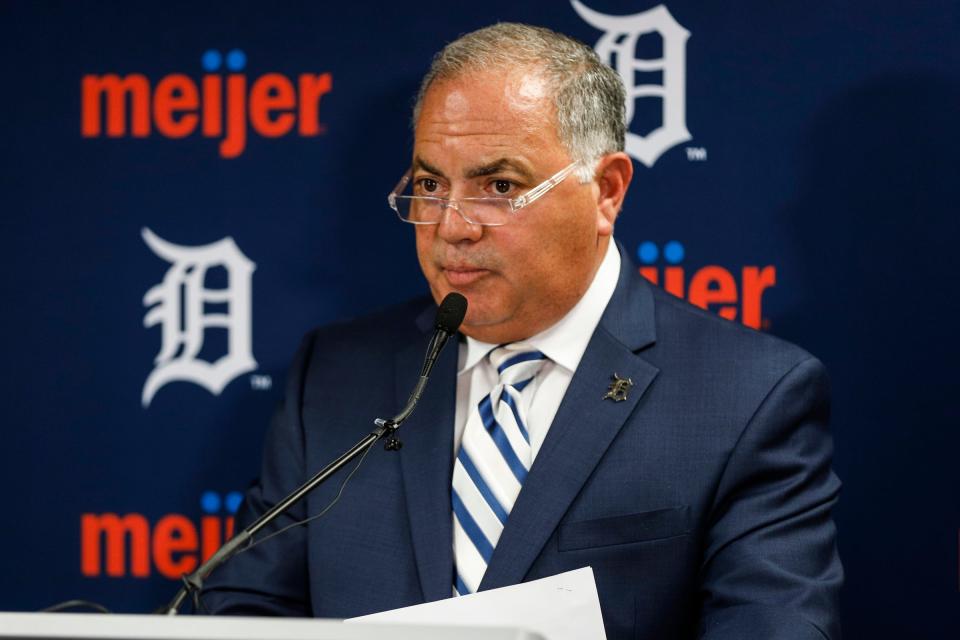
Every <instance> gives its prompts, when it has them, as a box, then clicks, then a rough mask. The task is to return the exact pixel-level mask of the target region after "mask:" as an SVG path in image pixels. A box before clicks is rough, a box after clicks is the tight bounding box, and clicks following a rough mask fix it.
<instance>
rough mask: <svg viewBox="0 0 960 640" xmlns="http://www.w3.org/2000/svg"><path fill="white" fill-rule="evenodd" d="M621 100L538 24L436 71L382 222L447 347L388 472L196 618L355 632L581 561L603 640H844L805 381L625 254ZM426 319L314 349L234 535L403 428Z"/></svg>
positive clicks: (234, 579) (235, 565)
mask: <svg viewBox="0 0 960 640" xmlns="http://www.w3.org/2000/svg"><path fill="white" fill-rule="evenodd" d="M623 105H624V93H623V87H622V85H621V84H620V82H619V80H618V78H617V76H616V75H615V74H614V73H613V72H612V71H611V70H610V69H608V68H607V67H605V66H604V65H602V64H601V63H600V61H599V60H598V59H597V57H596V56H595V55H594V53H593V52H592V51H591V50H590V49H589V48H588V47H586V46H584V45H582V44H581V43H577V42H575V41H572V40H570V39H568V38H566V37H564V36H561V35H558V34H555V33H553V32H550V31H547V30H544V29H539V28H534V27H527V26H523V25H512V24H500V25H496V26H493V27H489V28H486V29H481V30H480V31H477V32H474V33H471V34H468V35H466V36H464V37H462V38H460V39H459V40H457V41H456V42H454V43H452V44H450V45H448V46H447V47H446V48H445V49H444V50H443V51H442V52H441V53H440V54H439V55H438V56H437V58H436V59H435V60H434V63H433V66H432V68H431V70H430V72H429V73H428V74H427V76H426V78H425V79H424V81H423V85H422V88H421V92H420V95H419V99H418V102H417V107H416V109H415V116H414V117H415V142H414V153H413V159H412V166H411V169H410V173H409V174H408V175H407V176H405V177H404V179H403V180H401V183H400V185H398V188H397V190H395V192H394V193H393V194H392V195H391V199H390V200H391V203H392V205H393V207H394V208H395V210H396V211H397V213H398V214H400V216H401V218H403V219H404V220H405V221H407V222H411V223H413V224H414V225H415V234H416V247H417V254H418V256H419V260H420V265H421V268H422V270H423V273H424V275H425V277H426V279H427V282H428V284H429V285H430V290H431V292H432V294H433V299H434V300H435V301H439V300H440V299H442V298H443V297H444V296H445V295H446V294H447V293H449V292H451V291H457V292H460V293H462V294H463V295H465V296H466V297H467V299H468V300H469V308H468V311H467V315H466V318H465V320H464V322H463V325H462V327H461V333H462V334H463V336H464V338H463V339H462V340H461V341H460V343H459V345H458V348H453V349H449V348H448V349H447V351H446V352H445V353H444V354H443V355H442V356H441V358H440V360H439V362H438V364H437V366H436V368H435V370H434V373H433V377H432V380H431V383H430V386H429V388H428V389H427V392H426V394H425V395H424V397H423V399H422V400H421V403H420V405H419V407H418V409H417V411H416V413H415V414H414V416H413V417H412V418H411V419H410V420H409V421H408V422H407V423H406V425H405V426H404V427H403V429H402V430H401V432H400V435H401V437H402V439H403V441H404V445H405V446H404V447H403V448H402V450H400V451H399V452H398V453H386V452H384V451H382V450H374V451H372V452H371V453H370V454H369V458H368V459H367V460H366V461H365V464H364V465H363V466H362V467H360V468H359V470H358V472H357V473H356V475H355V476H354V477H353V478H352V479H351V481H350V483H349V485H348V486H347V487H346V489H345V490H344V491H343V495H342V498H341V500H340V501H339V502H338V503H337V504H336V506H335V507H334V508H333V509H331V510H330V511H329V513H327V514H326V515H325V516H324V517H323V518H322V519H319V520H315V521H313V522H311V523H310V524H309V525H307V526H305V527H297V528H294V529H291V530H290V531H288V532H287V533H285V534H284V536H285V537H281V538H278V539H276V540H271V541H268V542H266V543H265V544H263V545H260V546H257V547H255V548H254V549H252V550H250V551H249V552H247V553H245V554H243V555H241V556H238V557H237V558H235V559H234V561H233V562H232V564H228V565H227V566H225V567H224V568H223V569H221V571H220V572H219V573H218V574H215V575H214V576H213V578H212V579H211V581H210V583H209V584H208V590H207V592H206V593H205V595H204V598H205V601H206V604H207V606H208V607H210V608H211V609H212V610H214V611H221V612H245V613H266V614H277V615H315V616H322V617H337V618H340V617H350V616H356V615H361V614H366V613H371V612H374V611H380V610H386V609H391V608H396V607H402V606H407V605H412V604H417V603H420V602H424V601H432V600H437V599H441V598H446V597H450V596H451V595H452V594H454V593H457V594H461V595H462V594H464V593H468V592H474V591H476V590H478V589H489V588H495V587H501V586H505V585H509V584H514V583H517V582H521V581H524V580H532V579H536V578H540V577H544V576H548V575H552V574H556V573H560V572H563V571H568V570H571V569H575V568H579V567H584V566H591V567H592V568H593V570H594V573H595V575H596V580H597V587H598V591H599V594H600V601H601V605H602V608H603V616H604V624H605V627H606V631H607V634H608V636H609V637H610V638H627V637H637V638H693V637H705V638H824V637H826V638H836V637H839V629H838V621H837V592H838V590H839V587H840V584H841V582H842V569H841V567H840V563H839V560H838V557H837V553H836V548H835V531H834V527H833V524H832V521H831V519H830V511H831V508H832V506H833V504H834V503H835V501H836V499H837V494H838V492H839V482H838V481H837V479H836V478H835V476H834V475H833V474H832V473H831V471H830V457H831V442H830V437H829V433H828V431H827V425H826V420H827V412H828V407H827V400H826V382H825V376H824V372H823V369H822V367H821V365H820V364H819V363H818V362H817V361H816V360H815V359H814V358H812V357H811V356H809V355H808V354H806V353H805V352H803V351H801V350H800V349H798V348H796V347H793V346H791V345H788V344H786V343H784V342H782V341H779V340H777V339H775V338H773V337H770V336H766V335H762V334H759V333H755V332H752V331H750V330H748V329H745V328H743V327H740V326H739V325H735V324H733V323H730V322H727V321H725V320H721V319H718V318H716V317H714V316H712V315H711V314H708V313H706V312H703V311H701V310H699V309H696V308H694V307H691V306H689V305H687V304H686V303H684V302H682V301H680V300H677V299H675V298H673V297H671V296H669V295H667V294H665V293H663V292H661V291H660V290H659V289H656V288H654V287H651V286H650V285H648V284H647V283H646V282H645V281H644V280H643V279H642V278H640V276H639V275H638V274H637V273H636V269H635V268H634V267H633V266H632V265H631V264H630V263H629V260H628V258H627V257H626V256H624V255H621V252H620V251H619V250H618V248H617V246H616V244H615V243H614V242H613V241H612V234H613V228H614V222H615V220H616V217H617V214H618V212H619V211H620V208H621V205H622V203H623V199H624V196H625V194H626V191H627V187H628V185H629V183H630V179H631V176H632V164H631V161H630V159H629V158H628V157H627V156H626V155H625V154H624V153H623V151H622V150H623V138H624V113H623ZM432 316H433V305H432V304H429V303H425V302H424V301H416V302H413V303H410V304H407V305H404V306H401V307H399V308H395V309H391V310H389V311H388V312H386V313H383V314H380V315H377V316H375V317H372V318H367V319H363V320H359V321H356V322H352V323H350V324H348V325H341V326H334V327H327V328H322V329H319V330H315V331H314V332H313V333H311V334H310V335H308V337H307V339H306V340H305V342H304V345H303V346H302V348H301V350H300V352H299V355H298V356H297V359H296V362H295V364H294V366H293V369H292V373H291V376H290V380H289V383H288V390H287V398H286V401H285V405H284V408H283V410H282V411H281V412H280V414H279V415H278V417H277V419H276V420H275V421H274V424H273V426H272V429H271V432H270V434H269V436H268V439H267V449H266V453H265V457H264V465H263V471H262V477H261V479H260V482H259V483H258V484H257V485H256V486H255V487H254V488H253V489H252V490H251V491H250V492H249V494H248V496H247V502H246V505H245V510H246V513H245V514H244V517H245V518H246V519H249V518H251V517H253V516H255V515H257V514H259V513H262V512H263V510H265V509H266V508H267V507H268V506H269V505H271V504H273V503H275V502H276V501H277V500H279V499H280V498H281V497H282V496H283V495H284V494H285V493H287V492H288V491H290V490H292V489H293V488H295V487H296V486H297V485H299V484H300V483H301V482H303V481H304V480H305V479H306V478H307V477H309V476H310V475H311V474H312V473H314V472H315V471H316V470H318V469H319V468H321V467H322V466H323V465H324V464H326V463H327V462H328V461H330V460H332V459H333V458H335V457H336V456H337V455H338V454H339V453H340V452H342V451H343V450H345V449H346V448H347V447H349V446H350V445H352V444H353V443H354V442H356V440H358V439H359V437H360V436H362V435H363V434H364V433H365V432H366V431H367V430H368V428H369V421H370V419H371V418H372V417H376V416H389V415H393V413H395V412H396V411H397V410H398V408H399V407H400V406H402V404H403V402H404V400H405V399H406V395H407V393H408V392H409V390H410V387H411V385H412V383H413V381H414V380H413V379H414V377H415V373H416V371H417V370H418V367H419V364H420V359H421V358H422V354H423V350H424V347H425V344H426V338H427V336H428V334H429V331H430V329H431V326H430V322H431V320H432ZM338 491H339V487H338V486H334V483H328V485H326V486H324V487H321V488H320V489H319V490H318V491H316V492H315V493H314V494H312V495H311V496H309V498H308V499H307V500H306V504H301V505H299V506H298V507H297V508H295V509H294V510H293V512H292V513H291V514H289V516H288V517H287V518H286V519H285V520H284V522H283V524H289V523H293V522H295V521H297V520H301V519H304V518H307V517H308V516H310V515H313V514H317V513H319V512H320V511H321V510H322V509H323V508H324V507H325V506H326V505H328V504H329V503H330V502H331V501H332V500H333V499H334V498H335V497H336V495H337V493H338Z"/></svg>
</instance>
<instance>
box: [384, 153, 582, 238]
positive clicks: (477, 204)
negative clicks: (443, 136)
mask: <svg viewBox="0 0 960 640" xmlns="http://www.w3.org/2000/svg"><path fill="white" fill-rule="evenodd" d="M579 164H580V163H579V162H572V163H570V164H569V165H567V166H566V167H564V168H563V169H561V170H560V171H558V172H557V173H555V174H553V175H552V176H550V177H549V178H547V179H546V180H544V181H543V182H541V183H540V184H538V185H537V186H535V187H534V188H532V189H530V190H529V191H527V192H526V193H524V194H523V195H521V196H517V197H516V198H497V197H493V196H484V197H476V198H471V197H467V198H456V199H449V198H439V197H436V196H418V195H402V194H403V192H404V190H406V189H407V186H408V185H409V184H410V178H411V176H412V169H410V170H407V172H406V173H405V174H403V177H402V178H400V182H398V183H397V186H396V187H394V189H393V191H391V192H390V195H388V196H387V202H388V203H389V204H390V208H391V209H393V210H394V211H395V212H396V213H397V215H398V216H399V217H400V219H401V220H403V221H404V222H409V223H410V224H440V221H441V220H442V219H443V212H444V210H445V209H455V210H456V211H457V213H459V214H460V215H461V216H462V217H463V219H464V220H466V221H467V222H469V223H470V224H478V225H481V226H484V227H500V226H503V225H505V224H507V223H508V222H510V221H511V220H512V219H513V216H514V214H516V212H517V211H519V210H520V209H523V208H524V207H526V206H527V205H529V204H531V203H532V202H536V201H537V200H539V199H540V198H542V197H543V196H545V195H546V194H547V193H548V192H549V191H550V190H551V189H553V188H554V187H555V186H557V185H558V184H560V183H561V182H563V181H564V179H566V177H567V176H569V175H570V174H571V173H573V170H574V169H576V168H577V166H579Z"/></svg>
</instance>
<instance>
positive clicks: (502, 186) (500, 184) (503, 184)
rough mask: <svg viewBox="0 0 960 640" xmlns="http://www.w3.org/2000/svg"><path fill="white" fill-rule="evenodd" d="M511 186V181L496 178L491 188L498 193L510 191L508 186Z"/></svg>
mask: <svg viewBox="0 0 960 640" xmlns="http://www.w3.org/2000/svg"><path fill="white" fill-rule="evenodd" d="M511 187H513V183H511V182H510V181H509V180H497V181H496V182H494V183H493V190H494V191H496V192H497V193H499V194H501V195H502V194H505V193H510V188H511Z"/></svg>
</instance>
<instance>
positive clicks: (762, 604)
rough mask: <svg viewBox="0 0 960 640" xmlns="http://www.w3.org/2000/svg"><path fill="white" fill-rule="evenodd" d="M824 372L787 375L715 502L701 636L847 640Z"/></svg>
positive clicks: (812, 362) (814, 367)
mask: <svg viewBox="0 0 960 640" xmlns="http://www.w3.org/2000/svg"><path fill="white" fill-rule="evenodd" d="M828 418H829V399H828V386H827V379H826V373H825V371H824V368H823V366H822V365H821V364H820V362H819V361H817V360H816V359H814V358H809V359H807V360H804V361H802V362H800V363H799V364H797V365H796V366H794V367H793V368H792V369H791V370H790V371H789V372H788V373H786V374H785V375H784V376H783V377H782V378H781V379H780V380H779V381H778V382H777V384H776V385H775V386H774V387H773V388H772V389H771V391H770V392H769V393H768V394H767V396H766V398H765V399H764V400H763V402H762V403H761V404H760V406H759V407H758V408H757V410H756V412H755V413H754V415H753V417H752V419H751V420H750V422H749V423H748V425H747V427H746V428H745V429H744V431H743V433H742V434H741V435H740V438H739V441H738V442H737V445H736V446H735V448H734V450H733V452H732V454H731V456H730V458H729V461H728V463H727V466H726V468H725V470H724V473H723V476H722V478H721V481H720V484H719V489H718V492H717V495H716V498H715V500H714V503H713V508H712V513H711V520H710V523H711V524H710V529H709V531H708V533H707V539H706V544H705V552H704V558H703V565H702V569H701V571H702V573H701V582H700V584H701V602H702V618H701V620H702V622H701V628H700V637H701V638H703V639H708V640H725V639H734V638H736V639H742V638H752V639H754V640H763V639H765V638H771V639H772V638H776V639H790V640H793V639H796V640H801V639H810V640H823V639H824V638H827V639H830V640H836V639H838V638H840V625H839V619H838V593H839V590H840V586H841V584H842V582H843V568H842V567H841V565H840V559H839V557H838V555H837V547H836V528H835V526H834V524H833V520H832V518H831V511H832V508H833V506H834V504H835V503H836V501H837V497H838V494H839V492H840V481H839V480H838V479H837V477H836V476H835V475H834V474H833V472H832V471H831V466H830V465H831V458H832V453H833V444H832V440H831V437H830V433H829V429H828Z"/></svg>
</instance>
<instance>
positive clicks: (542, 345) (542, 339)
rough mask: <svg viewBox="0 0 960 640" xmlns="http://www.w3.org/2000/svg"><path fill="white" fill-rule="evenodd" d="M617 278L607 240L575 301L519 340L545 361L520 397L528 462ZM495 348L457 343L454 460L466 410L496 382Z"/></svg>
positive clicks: (617, 260)
mask: <svg viewBox="0 0 960 640" xmlns="http://www.w3.org/2000/svg"><path fill="white" fill-rule="evenodd" d="M619 275H620V252H619V251H618V250H617V247H616V243H615V242H614V241H613V239H612V238H611V239H610V243H609V244H608V245H607V252H606V254H605V255H604V257H603V261H602V262H601V263H600V268H599V269H597V273H596V275H594V277H593V282H591V283H590V287H589V288H588V289H587V292H586V293H585V294H583V297H582V298H580V301H579V302H577V304H576V305H574V307H573V308H572V309H570V311H569V312H567V315H565V316H563V318H561V319H560V321H559V322H557V323H556V324H554V325H553V326H552V327H550V328H548V329H545V330H544V331H541V332H540V333H538V334H537V335H535V336H532V337H530V338H528V339H526V340H523V342H525V343H527V344H529V345H530V346H531V347H532V348H534V349H539V350H540V351H542V352H543V353H544V355H546V356H547V358H549V361H548V362H547V363H546V364H545V365H544V366H543V368H542V369H541V370H540V373H539V374H537V376H536V377H535V378H534V379H533V382H531V383H530V384H529V385H528V386H527V388H525V389H524V390H523V394H522V399H523V405H524V415H525V416H527V418H526V422H527V425H526V427H527V431H528V432H529V434H530V448H531V450H532V458H531V462H532V460H533V459H536V457H537V452H538V451H540V446H541V445H542V444H543V441H544V439H545V438H546V437H547V431H548V430H549V429H550V425H551V424H552V423H553V418H554V416H556V414H557V409H559V408H560V401H561V400H563V396H564V394H566V392H567V387H568V386H570V380H572V379H573V373H574V372H575V371H576V370H577V366H579V364H580V359H581V358H582V357H583V352H584V351H586V350H587V344H588V343H589V342H590V337H591V336H592V335H593V332H594V330H595V329H596V328H597V324H599V322H600V316H602V315H603V312H604V310H605V309H606V308H607V303H608V302H610V298H611V297H612V296H613V291H614V289H616V288H617V279H618V278H619ZM497 346H499V345H495V344H488V343H486V342H480V341H479V340H474V339H473V338H470V337H467V339H466V340H465V341H464V342H461V343H460V355H459V360H458V365H457V411H456V414H455V419H454V425H455V431H454V435H453V453H454V456H456V454H457V451H459V450H460V439H461V438H462V437H463V429H464V427H465V426H466V424H467V416H469V414H470V411H471V410H473V411H476V407H477V404H478V403H479V402H480V401H481V400H482V399H483V398H484V396H486V395H487V394H488V393H490V390H491V389H493V387H494V386H495V385H496V384H497V378H498V376H497V370H496V368H495V367H493V366H492V365H491V364H490V361H489V360H487V358H486V356H487V354H488V353H490V351H491V350H492V349H494V348H496V347H497Z"/></svg>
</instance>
